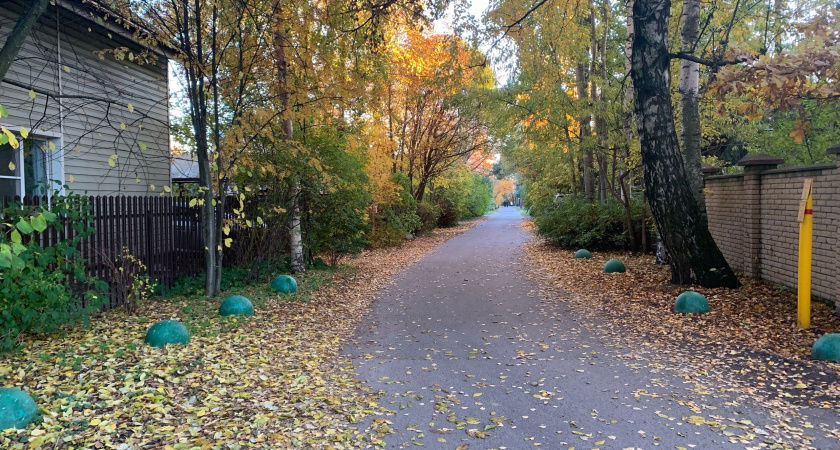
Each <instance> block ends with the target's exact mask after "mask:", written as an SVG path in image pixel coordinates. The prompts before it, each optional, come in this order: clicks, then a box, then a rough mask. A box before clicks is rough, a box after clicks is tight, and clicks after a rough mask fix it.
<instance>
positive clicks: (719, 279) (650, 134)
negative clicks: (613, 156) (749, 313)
mask: <svg viewBox="0 0 840 450" xmlns="http://www.w3.org/2000/svg"><path fill="white" fill-rule="evenodd" d="M670 8H671V2H670V1H667V0H666V1H662V0H636V2H635V4H634V5H633V21H634V28H635V37H634V39H633V62H632V71H631V75H632V77H633V86H634V90H635V94H636V101H635V106H636V107H635V110H636V118H637V122H638V124H637V125H638V132H639V140H640V143H641V149H642V166H643V167H644V171H645V177H644V178H645V189H646V192H647V195H648V202H649V203H650V209H651V212H652V213H653V218H654V220H655V221H656V226H657V228H658V229H659V232H660V233H661V234H662V237H663V240H664V242H665V246H666V248H667V249H668V256H669V257H670V258H671V282H673V283H675V284H690V283H692V282H696V283H697V284H700V285H701V286H703V287H722V286H725V287H738V286H739V285H740V283H739V282H738V279H737V278H736V277H735V274H734V273H733V272H732V269H731V268H730V267H729V264H727V263H726V260H725V259H724V257H723V254H722V253H721V251H720V249H719V248H718V247H717V244H715V241H714V239H713V238H712V235H711V233H710V232H709V227H708V224H707V222H706V218H705V216H704V215H703V214H702V213H701V212H700V208H699V206H698V205H697V200H696V199H695V197H694V195H693V192H692V190H691V186H690V185H689V183H688V180H687V176H686V170H685V166H684V165H683V160H682V157H681V155H680V150H679V144H678V141H677V132H676V128H675V127H674V114H673V111H672V109H671V93H670V79H671V77H670V58H669V52H668V47H667V37H668V16H669V13H670Z"/></svg>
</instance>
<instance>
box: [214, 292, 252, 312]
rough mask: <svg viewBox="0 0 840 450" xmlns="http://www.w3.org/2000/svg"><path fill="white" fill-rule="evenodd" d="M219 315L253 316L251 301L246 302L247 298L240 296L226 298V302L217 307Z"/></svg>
mask: <svg viewBox="0 0 840 450" xmlns="http://www.w3.org/2000/svg"><path fill="white" fill-rule="evenodd" d="M219 315H220V316H253V315H254V305H253V304H252V303H251V300H248V299H247V298H245V297H243V296H241V295H234V296H231V297H228V298H227V300H225V301H224V302H222V306H220V307H219Z"/></svg>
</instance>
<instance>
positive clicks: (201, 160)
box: [176, 2, 218, 297]
mask: <svg viewBox="0 0 840 450" xmlns="http://www.w3.org/2000/svg"><path fill="white" fill-rule="evenodd" d="M183 6H184V8H182V14H181V15H180V16H176V18H177V19H178V24H177V28H178V34H179V37H180V42H179V44H180V46H181V50H182V52H183V53H185V54H187V55H189V56H190V58H188V59H186V60H185V61H184V62H183V66H184V72H185V74H186V79H187V83H186V90H187V98H188V99H189V107H190V118H191V119H192V128H193V132H194V133H195V152H196V159H197V162H198V179H199V185H200V186H199V190H200V194H199V195H201V197H203V198H202V202H201V212H202V225H203V226H202V237H203V238H204V274H205V280H204V295H205V296H207V297H213V296H215V295H216V286H217V283H216V275H217V272H216V255H217V248H216V242H217V236H216V233H217V232H218V230H217V229H216V205H215V204H214V203H215V201H214V199H213V177H212V172H211V165H210V151H209V142H208V141H207V134H208V133H207V131H208V129H207V125H208V124H207V95H206V92H207V91H206V86H205V74H204V72H203V71H202V70H201V67H202V65H203V63H204V42H203V38H204V37H205V36H204V28H202V27H198V28H196V27H195V24H196V23H201V22H202V21H203V18H202V15H201V13H202V10H201V6H200V4H197V5H196V8H195V12H194V15H195V17H194V18H191V17H190V15H189V12H190V7H189V5H188V4H187V3H186V2H185V3H184V5H183ZM193 30H194V31H193Z"/></svg>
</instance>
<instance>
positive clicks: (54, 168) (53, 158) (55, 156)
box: [0, 123, 65, 198]
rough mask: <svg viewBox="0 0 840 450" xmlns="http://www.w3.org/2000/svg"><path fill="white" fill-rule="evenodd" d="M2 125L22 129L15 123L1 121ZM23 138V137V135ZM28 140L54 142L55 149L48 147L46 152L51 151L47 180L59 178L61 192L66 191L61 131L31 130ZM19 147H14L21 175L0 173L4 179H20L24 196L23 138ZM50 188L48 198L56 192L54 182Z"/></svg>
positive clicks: (21, 191)
mask: <svg viewBox="0 0 840 450" xmlns="http://www.w3.org/2000/svg"><path fill="white" fill-rule="evenodd" d="M0 125H2V126H4V127H6V129H7V130H9V131H12V132H14V130H20V127H16V126H14V125H10V124H5V123H0ZM21 138H22V137H21ZM26 139H28V140H33V141H34V140H40V141H46V142H47V143H49V142H52V143H53V144H55V150H49V149H47V150H46V152H49V154H50V157H49V159H48V162H49V164H47V167H46V169H47V174H46V177H47V180H57V181H58V182H59V183H60V186H61V188H60V189H59V193H61V194H63V193H64V183H65V180H64V139H63V137H62V135H61V133H55V132H52V131H38V132H32V131H30V133H29V136H28V137H27V138H26ZM18 142H19V145H18V148H16V149H13V150H15V152H16V154H17V167H18V168H19V169H20V176H9V175H0V178H2V179H7V180H8V179H11V180H17V181H18V183H19V184H18V191H19V192H20V197H21V198H23V197H25V196H26V171H25V170H24V167H25V165H24V155H23V139H21V140H19V141H18ZM50 185H51V186H50V188H49V189H47V190H46V194H47V197H48V198H51V197H52V196H53V194H54V192H55V189H54V188H53V187H52V183H50Z"/></svg>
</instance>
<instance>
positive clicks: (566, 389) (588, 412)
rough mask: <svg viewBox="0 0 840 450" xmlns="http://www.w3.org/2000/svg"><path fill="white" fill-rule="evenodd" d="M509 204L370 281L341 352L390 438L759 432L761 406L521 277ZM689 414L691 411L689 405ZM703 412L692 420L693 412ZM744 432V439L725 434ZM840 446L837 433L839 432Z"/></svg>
mask: <svg viewBox="0 0 840 450" xmlns="http://www.w3.org/2000/svg"><path fill="white" fill-rule="evenodd" d="M521 220H522V217H521V215H520V213H519V212H518V211H517V210H516V209H515V208H502V210H501V211H500V212H498V213H495V214H493V215H491V216H490V218H489V220H487V221H485V222H484V223H482V224H480V225H479V226H476V227H474V228H473V229H471V230H469V231H467V232H466V233H464V234H462V235H460V236H457V237H455V238H452V239H450V240H449V241H447V242H445V243H443V244H441V245H440V246H439V247H438V248H437V249H435V250H434V251H433V252H432V253H430V254H429V255H427V256H426V257H424V258H423V259H422V260H421V261H420V262H418V263H416V264H414V265H413V266H411V267H409V268H407V269H406V270H404V271H403V272H401V273H400V274H399V275H398V276H397V278H396V280H395V284H394V285H393V286H392V287H390V288H389V289H387V290H385V291H384V292H382V293H381V296H380V298H379V300H378V301H377V303H376V305H375V307H374V311H373V312H372V313H371V315H370V318H369V320H368V321H367V323H369V324H370V325H369V327H366V328H364V329H362V330H360V332H359V335H358V336H357V338H356V340H355V342H356V344H355V345H353V346H351V347H348V348H347V349H346V351H347V352H349V353H351V355H352V356H353V358H354V364H355V366H356V369H357V374H358V377H359V379H361V380H363V381H365V382H366V383H367V384H368V385H369V386H370V387H371V388H372V389H374V390H381V391H383V392H384V393H385V395H383V396H382V397H381V399H380V403H381V404H382V405H383V406H385V407H386V408H388V409H390V410H392V411H394V413H393V414H392V415H390V416H387V417H385V419H387V420H388V421H390V422H391V423H390V427H391V428H392V429H393V430H394V432H393V433H391V434H388V435H386V436H385V437H384V438H383V439H384V441H385V442H386V443H387V444H388V448H408V447H414V446H417V445H420V444H422V446H423V447H424V448H434V449H438V448H440V449H456V448H457V449H466V448H469V449H492V448H498V449H502V448H507V449H525V448H534V447H535V446H536V447H542V448H549V449H568V448H570V447H574V448H576V449H584V448H586V449H590V448H601V449H626V448H644V449H647V448H667V449H674V448H677V449H681V448H685V449H691V448H695V449H724V448H749V447H751V446H755V445H757V443H760V442H761V436H759V438H758V440H756V439H754V438H755V433H756V429H758V430H759V431H758V433H759V435H761V434H762V433H761V431H762V430H761V429H760V427H761V424H762V423H765V422H766V421H767V412H766V411H764V410H762V409H761V408H750V407H747V406H746V405H743V404H739V403H737V402H727V399H726V396H725V395H724V396H719V397H713V398H710V396H708V395H699V394H695V392H696V389H697V386H696V384H695V383H693V382H691V381H686V378H685V377H683V376H682V375H681V372H680V370H681V368H680V367H673V366H669V364H670V362H669V360H668V358H667V357H664V358H663V357H661V356H662V355H659V357H657V358H653V359H646V358H645V357H644V356H639V355H643V354H644V353H643V352H641V353H637V352H634V351H632V349H630V348H628V347H626V346H625V345H620V344H617V343H616V342H615V340H614V339H610V338H609V336H608V334H606V335H605V334H604V333H597V334H596V333H595V332H593V331H590V330H587V329H586V328H585V327H583V326H582V325H581V324H580V323H579V322H578V320H579V319H578V318H576V317H575V316H574V315H573V314H572V313H571V312H570V311H569V310H568V309H566V308H565V307H564V305H563V303H562V301H561V302H557V301H547V300H545V299H541V298H540V296H539V295H538V287H537V286H534V285H533V284H532V283H531V282H529V281H528V279H527V278H526V276H525V274H526V272H527V271H528V270H529V267H527V260H526V259H525V258H524V253H523V251H522V246H523V244H525V243H526V241H527V240H528V239H529V238H530V237H529V234H528V233H527V232H525V231H523V230H522V229H521V228H520V223H521ZM692 416H695V419H690V418H691V417H692ZM698 416H699V417H702V418H704V419H705V420H708V421H710V422H712V421H715V420H718V419H712V417H718V418H719V419H720V421H721V422H724V421H726V422H725V423H726V424H729V426H728V427H720V426H716V425H715V424H714V423H713V424H712V425H711V426H710V425H709V424H697V423H690V422H691V421H692V420H693V421H697V420H698V419H696V417H698ZM722 428H724V429H728V430H730V431H729V433H730V434H735V435H738V434H746V433H752V434H753V439H752V440H751V441H750V442H749V443H747V442H746V441H744V442H742V443H738V442H731V441H730V439H729V437H727V436H725V435H724V434H723V430H722ZM838 448H840V446H838Z"/></svg>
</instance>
